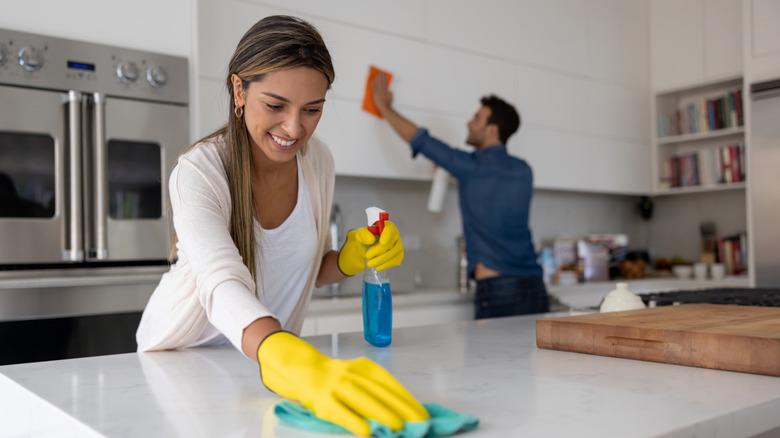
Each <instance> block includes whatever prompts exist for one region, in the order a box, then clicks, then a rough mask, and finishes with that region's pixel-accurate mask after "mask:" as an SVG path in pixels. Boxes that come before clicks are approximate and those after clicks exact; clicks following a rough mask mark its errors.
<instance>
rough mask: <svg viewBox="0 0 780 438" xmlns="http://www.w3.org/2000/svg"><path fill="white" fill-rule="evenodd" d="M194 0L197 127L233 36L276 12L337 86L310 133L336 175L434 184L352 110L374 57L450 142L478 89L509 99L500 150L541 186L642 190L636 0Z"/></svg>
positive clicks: (216, 118)
mask: <svg viewBox="0 0 780 438" xmlns="http://www.w3.org/2000/svg"><path fill="white" fill-rule="evenodd" d="M196 2H197V6H198V7H197V11H196V14H195V15H196V16H197V30H196V34H197V42H196V47H197V48H196V51H195V53H196V56H195V58H196V59H195V65H196V74H195V77H194V80H195V81H197V82H198V83H197V84H196V86H195V87H194V90H195V93H196V94H197V96H196V98H195V100H196V103H195V107H194V110H195V111H196V114H197V116H196V122H195V130H196V133H197V135H202V134H204V133H206V132H208V131H210V130H211V129H213V128H214V127H216V126H218V125H220V124H221V123H222V118H224V116H223V115H222V113H223V112H224V111H223V110H222V108H219V107H217V106H215V105H214V103H215V99H217V100H218V99H219V98H220V97H218V96H219V93H220V91H219V88H220V87H221V85H220V82H223V81H224V77H223V76H224V74H225V66H226V64H227V60H228V58H229V57H230V55H231V53H232V51H233V49H234V48H235V45H236V43H237V41H238V39H239V38H240V36H241V35H242V34H243V32H245V31H246V29H248V28H249V26H250V25H251V24H252V23H254V22H255V21H256V20H258V19H260V18H262V17H263V16H266V15H269V14H276V13H284V14H291V15H296V16H300V17H302V18H304V19H307V20H310V21H311V22H312V23H313V24H314V25H315V26H317V28H318V29H319V30H320V32H321V33H322V35H323V38H324V39H325V41H326V43H327V44H328V47H329V49H330V51H331V55H332V58H333V62H334V66H335V69H336V81H335V83H334V84H333V89H332V91H331V93H330V94H329V96H328V103H327V104H326V110H325V114H324V115H323V119H322V121H321V122H320V126H319V128H318V131H317V135H318V136H319V137H320V138H321V139H322V140H323V141H325V142H326V143H327V144H328V146H329V147H330V149H331V151H332V152H333V156H334V159H335V163H336V174H337V175H345V176H363V177H378V178H392V179H411V180H428V179H430V178H431V175H432V164H431V163H430V161H428V160H427V159H425V158H423V157H419V158H417V159H416V160H412V159H411V158H410V152H409V147H408V145H406V144H404V142H402V141H401V140H400V139H399V138H398V136H397V135H396V134H395V133H394V132H393V131H392V130H391V129H390V128H389V127H388V125H387V124H386V123H385V122H384V121H381V120H378V119H376V118H374V117H373V116H371V115H368V114H367V113H365V112H363V111H362V110H361V100H362V96H363V90H364V86H365V78H366V73H367V69H368V66H369V64H376V65H378V66H380V67H383V68H386V69H388V70H390V71H392V72H393V73H394V75H395V77H394V80H393V90H394V95H395V103H396V106H397V108H398V110H399V111H400V112H401V113H403V114H404V115H406V116H407V117H409V118H410V119H411V120H413V121H414V122H415V123H417V124H418V125H420V126H425V127H428V128H429V129H430V131H431V133H432V134H433V135H435V136H437V137H439V138H441V139H443V140H444V141H446V142H448V143H450V144H451V145H452V146H455V147H460V148H464V146H465V139H466V129H465V125H466V123H467V122H468V120H469V119H470V118H471V116H472V114H473V112H474V111H475V110H476V109H477V108H478V106H479V98H480V97H481V96H484V95H487V94H491V93H495V94H498V95H499V96H501V97H503V98H504V99H506V100H508V101H510V102H511V103H513V104H515V105H516V107H517V108H518V110H519V111H520V113H521V115H522V117H523V126H522V127H521V130H520V134H518V135H517V136H515V137H513V138H512V139H511V140H510V142H509V148H510V150H511V151H512V152H514V153H516V154H518V155H520V156H523V157H525V158H527V159H528V161H529V163H530V164H531V166H532V167H534V169H535V171H536V175H537V176H538V178H537V180H536V187H538V188H551V189H553V188H554V189H564V190H580V191H595V192H609V193H641V192H646V191H648V190H649V186H650V184H649V181H650V178H649V177H647V173H648V171H647V169H646V167H647V166H646V164H643V162H646V160H647V153H646V151H645V150H642V148H641V147H637V145H641V144H643V143H645V142H646V141H647V138H648V132H647V122H646V121H647V119H648V117H647V111H648V109H649V105H647V104H646V101H647V88H648V79H647V78H648V72H647V50H648V44H647V20H646V17H647V3H646V2H645V1H639V2H623V1H619V0H591V2H590V3H589V4H588V5H586V4H584V3H582V2H581V1H579V0H557V1H553V2H551V1H546V0H525V1H523V2H515V1H508V0H488V1H486V2H482V3H474V2H469V1H467V0H456V1H449V0H448V1H440V0H432V1H429V2H415V1H409V0H404V1H400V2H394V3H393V5H392V7H387V6H384V5H382V4H381V3H379V2H376V1H375V0H370V1H366V2H362V1H353V0H348V1H345V2H337V3H335V4H328V5H327V6H324V5H322V4H321V2H319V1H315V0H294V1H290V2H287V1H281V0H266V1H253V0H249V1H240V0H224V1H217V0H196ZM444 12H446V13H444ZM390 23H393V24H392V25H391V24H390ZM486 28H489V29H490V31H489V32H484V31H483V30H484V29H486ZM215 96H217V97H215ZM526 138H529V139H531V140H533V142H525V139H526ZM550 141H552V143H550ZM645 149H646V148H645ZM583 163H587V164H583Z"/></svg>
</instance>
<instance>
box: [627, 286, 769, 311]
mask: <svg viewBox="0 0 780 438" xmlns="http://www.w3.org/2000/svg"><path fill="white" fill-rule="evenodd" d="M639 296H640V297H641V298H642V301H644V302H645V305H648V306H652V305H653V304H652V303H653V302H655V305H656V306H670V305H673V304H688V303H709V304H738V305H741V306H770V307H780V289H773V288H713V289H698V290H684V291H675V292H663V293H659V292H652V293H647V294H640V295H639Z"/></svg>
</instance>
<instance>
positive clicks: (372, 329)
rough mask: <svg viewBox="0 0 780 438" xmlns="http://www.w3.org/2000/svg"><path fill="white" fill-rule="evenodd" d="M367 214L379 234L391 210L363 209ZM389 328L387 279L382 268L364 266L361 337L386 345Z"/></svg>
mask: <svg viewBox="0 0 780 438" xmlns="http://www.w3.org/2000/svg"><path fill="white" fill-rule="evenodd" d="M366 218H367V220H368V229H369V231H371V232H372V233H373V234H374V235H375V236H377V238H379V236H380V235H381V234H382V230H383V229H384V227H385V221H386V220H389V219H390V214H389V213H387V212H386V211H384V210H382V209H380V208H377V207H370V208H367V209H366ZM392 331H393V297H392V289H391V287H390V279H389V278H388V276H387V274H386V273H385V272H381V271H377V270H376V269H374V268H366V270H365V271H364V274H363V337H364V338H365V340H366V342H368V343H369V344H371V345H373V346H375V347H387V346H388V345H390V342H391V340H392V337H391V336H392Z"/></svg>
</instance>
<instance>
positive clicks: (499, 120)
mask: <svg viewBox="0 0 780 438" xmlns="http://www.w3.org/2000/svg"><path fill="white" fill-rule="evenodd" d="M480 102H481V103H482V105H483V106H486V107H488V108H490V117H488V120H487V122H488V124H490V123H492V124H494V125H496V126H498V137H499V138H500V139H501V143H504V144H506V142H507V140H509V137H511V136H512V134H514V133H515V132H517V129H518V128H520V114H518V113H517V110H515V107H513V106H512V105H510V104H508V103H507V102H506V101H504V100H503V99H501V98H500V97H498V96H496V95H495V94H491V95H490V96H485V97H483V98H482V99H481V100H480Z"/></svg>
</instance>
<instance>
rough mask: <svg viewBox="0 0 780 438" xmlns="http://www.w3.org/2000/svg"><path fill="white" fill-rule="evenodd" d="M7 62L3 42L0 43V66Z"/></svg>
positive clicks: (6, 50)
mask: <svg viewBox="0 0 780 438" xmlns="http://www.w3.org/2000/svg"><path fill="white" fill-rule="evenodd" d="M6 62H8V49H6V48H5V44H0V66H2V65H5V63H6Z"/></svg>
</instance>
